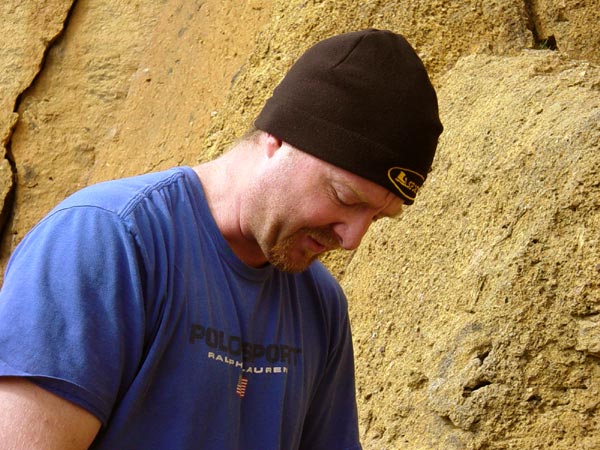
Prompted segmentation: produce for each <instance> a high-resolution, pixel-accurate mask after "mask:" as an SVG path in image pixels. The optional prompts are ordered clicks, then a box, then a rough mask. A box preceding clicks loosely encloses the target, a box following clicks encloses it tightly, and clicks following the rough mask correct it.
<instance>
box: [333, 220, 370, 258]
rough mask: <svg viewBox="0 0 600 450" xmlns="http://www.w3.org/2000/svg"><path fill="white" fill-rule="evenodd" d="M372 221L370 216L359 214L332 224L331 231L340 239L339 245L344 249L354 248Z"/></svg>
mask: <svg viewBox="0 0 600 450" xmlns="http://www.w3.org/2000/svg"><path fill="white" fill-rule="evenodd" d="M372 222H373V217H372V216H370V215H367V214H361V215H360V216H358V215H357V216H356V217H352V218H350V219H348V220H347V221H345V222H340V223H338V224H336V225H334V226H333V231H334V232H335V234H336V235H337V236H338V237H339V239H340V247H341V248H343V249H344V250H356V249H357V248H358V246H359V245H360V242H361V241H362V238H363V236H364V235H365V234H366V232H367V230H368V229H369V226H370V225H371V223H372Z"/></svg>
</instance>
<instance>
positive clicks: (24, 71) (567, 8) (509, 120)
mask: <svg viewBox="0 0 600 450" xmlns="http://www.w3.org/2000/svg"><path fill="white" fill-rule="evenodd" d="M0 14H1V15H0V29H1V30H2V32H3V35H4V36H6V38H4V39H3V40H2V41H0V64H1V65H2V67H3V70H2V75H0V137H1V141H0V143H1V144H2V146H3V147H4V149H5V150H6V154H7V158H6V159H5V160H3V162H2V163H1V164H0V195H1V196H2V197H1V199H2V203H3V205H4V206H3V209H2V210H3V214H2V215H1V216H0V219H1V224H2V225H3V233H2V264H3V265H4V264H5V263H6V260H7V258H8V255H9V254H10V252H11V251H12V249H14V246H15V245H16V243H18V241H19V240H20V239H21V238H22V236H23V235H24V233H26V231H27V230H28V229H29V228H30V227H31V226H32V225H33V224H34V223H35V222H36V221H37V220H39V219H40V218H41V217H42V216H43V215H44V214H45V213H46V212H47V211H48V210H49V209H50V208H51V207H52V206H53V205H54V204H55V203H56V202H57V201H59V200H60V199H61V198H63V197H64V196H66V195H67V194H69V193H71V192H73V191H74V190H76V189H78V188H80V187H81V186H83V185H85V184H88V183H91V182H95V181H99V180H103V179H108V178H114V177H119V176H125V175H130V174H134V173H141V172H147V171H150V170H158V169H163V168H166V167H169V166H173V165H177V164H195V163H197V162H198V161H202V160H206V159H209V158H212V157H214V156H215V155H218V154H219V153H220V152H221V151H223V149H224V148H225V147H226V146H228V145H229V144H230V143H231V142H232V141H233V140H234V139H235V137H236V136H239V135H240V134H241V133H243V132H244V130H245V129H246V128H247V127H248V126H249V125H250V124H251V122H252V120H253V118H254V116H255V115H256V113H257V112H258V110H259V108H260V105H261V104H262V102H263V101H264V100H265V99H266V97H267V96H268V95H269V92H270V90H271V89H272V88H273V87H274V85H275V84H276V83H277V82H278V81H279V79H280V78H281V76H282V75H283V74H284V73H285V70H286V69H287V68H288V67H289V65H290V64H291V63H292V62H293V61H294V60H295V59H296V58H297V57H298V56H299V55H300V54H301V53H302V51H303V50H304V49H305V48H307V47H308V46H309V45H311V44H312V43H314V42H316V41H318V40H320V39H322V38H324V37H327V36H330V35H332V34H336V33H340V32H344V31H349V30H355V29H360V28H365V27H376V28H387V29H392V30H395V31H398V32H401V33H403V34H404V35H405V36H406V37H407V38H408V40H409V41H410V42H411V43H412V44H413V45H414V46H415V47H416V49H417V51H418V52H419V54H420V55H421V57H422V58H423V60H424V62H425V64H426V66H427V67H428V69H429V71H430V74H431V77H432V80H433V82H434V84H435V85H436V87H437V89H438V94H439V100H440V108H441V114H442V119H443V122H444V125H445V131H444V134H443V135H442V138H441V141H440V146H439V150H438V155H437V156H436V159H435V161H434V170H433V172H432V173H431V175H430V178H429V179H428V181H427V183H426V185H425V188H424V189H423V190H422V192H421V193H420V194H419V199H418V201H417V202H416V203H415V205H413V206H411V207H409V208H406V212H405V214H404V217H403V218H401V219H400V220H397V221H391V220H390V221H380V222H378V223H377V224H375V225H374V227H373V229H372V230H371V231H370V232H369V234H368V235H367V236H366V237H365V239H364V242H363V245H362V246H361V248H360V249H359V250H358V251H356V252H354V253H352V254H341V253H338V254H334V255H332V256H331V257H330V258H328V259H327V264H328V265H330V267H331V268H332V270H333V271H334V273H336V274H337V276H338V277H339V278H340V279H341V281H342V284H343V286H344V288H345V289H346V292H347V294H348V297H349V301H350V307H351V316H352V324H353V329H354V338H355V351H356V356H357V361H356V368H357V377H358V378H357V381H358V386H357V389H358V401H359V410H360V424H361V433H362V436H363V445H364V448H365V449H366V450H375V449H377V450H382V449H538V448H539V449H542V448H555V449H598V448H600V431H598V430H599V425H600V424H599V408H598V404H599V402H600V396H599V391H600V288H599V283H598V279H599V278H600V243H599V237H600V217H599V216H600V213H599V212H598V211H599V210H600V208H599V203H600V151H599V144H598V143H599V142H600V92H599V91H600V72H599V69H598V66H597V64H598V63H599V62H600V33H598V23H599V19H600V4H599V2H598V0H587V1H586V0H583V1H582V0H561V1H560V2H549V1H545V0H527V1H525V2H521V1H513V0H492V1H486V2H482V1H479V0H467V1H464V2H444V1H441V0H435V1H406V0H387V1H383V0H370V1H369V0H367V1H363V2H351V1H348V0H340V1H333V0H322V1H317V0H313V1H285V2H284V1H283V0H277V1H276V0H252V1H248V2H234V1H233V0H222V1H217V0H206V1H183V0H164V1H157V2H150V1H145V2H144V1H134V2H131V1H123V0H102V1H94V2H91V1H89V0H78V1H59V0H53V1H47V2H45V3H44V7H41V8H40V6H39V2H33V1H30V0H25V1H20V2H17V1H15V0H7V1H5V2H4V3H3V5H2V6H0Z"/></svg>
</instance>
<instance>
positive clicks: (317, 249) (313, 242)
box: [306, 235, 327, 253]
mask: <svg viewBox="0 0 600 450" xmlns="http://www.w3.org/2000/svg"><path fill="white" fill-rule="evenodd" d="M306 238H307V239H306V240H307V247H308V249H309V250H310V251H311V252H313V253H322V252H324V251H326V250H327V247H326V246H325V245H323V244H322V243H321V242H319V241H318V240H317V239H315V238H314V237H312V236H310V235H306Z"/></svg>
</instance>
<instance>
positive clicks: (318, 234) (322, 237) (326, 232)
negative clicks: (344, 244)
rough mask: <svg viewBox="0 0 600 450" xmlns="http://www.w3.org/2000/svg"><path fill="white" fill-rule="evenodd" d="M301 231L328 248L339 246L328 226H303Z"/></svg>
mask: <svg viewBox="0 0 600 450" xmlns="http://www.w3.org/2000/svg"><path fill="white" fill-rule="evenodd" d="M302 231H303V232H304V233H305V234H306V235H307V236H310V237H311V238H313V239H314V240H315V241H317V242H319V243H320V244H321V245H324V246H325V247H327V249H329V250H335V249H337V248H340V241H339V239H338V238H337V237H336V235H335V233H334V232H333V231H332V230H331V229H329V228H305V229H304V230H302Z"/></svg>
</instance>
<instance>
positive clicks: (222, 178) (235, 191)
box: [194, 148, 267, 267]
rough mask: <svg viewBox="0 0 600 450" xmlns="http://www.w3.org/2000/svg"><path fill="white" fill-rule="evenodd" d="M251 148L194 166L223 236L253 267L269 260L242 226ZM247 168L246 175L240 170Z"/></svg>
mask: <svg viewBox="0 0 600 450" xmlns="http://www.w3.org/2000/svg"><path fill="white" fill-rule="evenodd" d="M245 153H248V149H240V148H234V149H232V150H230V151H229V152H227V153H226V154H224V155H223V156H221V157H219V158H217V159H215V160H213V161H209V162H206V163H203V164H200V165H198V166H196V167H194V171H195V172H196V174H197V175H198V178H200V181H201V182H202V187H203V189H204V194H205V196H206V201H207V203H208V207H209V209H210V211H211V214H212V215H213V218H214V220H215V222H216V224H217V227H218V228H219V230H220V231H221V234H222V235H223V237H224V238H225V240H226V241H227V243H228V244H229V246H230V247H231V249H232V250H233V252H234V253H235V254H236V255H237V257H238V258H240V259H241V260H242V261H243V262H244V263H246V264H248V265H249V266H252V267H260V266H263V265H264V264H265V263H266V262H267V261H266V258H265V256H264V254H263V253H262V251H261V250H260V247H259V246H258V244H257V243H256V241H255V240H254V238H253V237H252V236H248V235H245V234H244V232H243V230H242V226H241V223H240V217H241V214H240V211H241V208H242V206H243V205H242V203H243V202H244V201H245V196H244V193H245V192H246V190H247V188H248V183H250V182H251V180H250V179H247V174H249V173H251V172H252V170H249V169H250V168H251V167H252V162H251V161H248V160H247V156H248V155H245ZM240 167H243V168H244V171H243V173H241V171H240V170H239V168H240Z"/></svg>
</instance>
